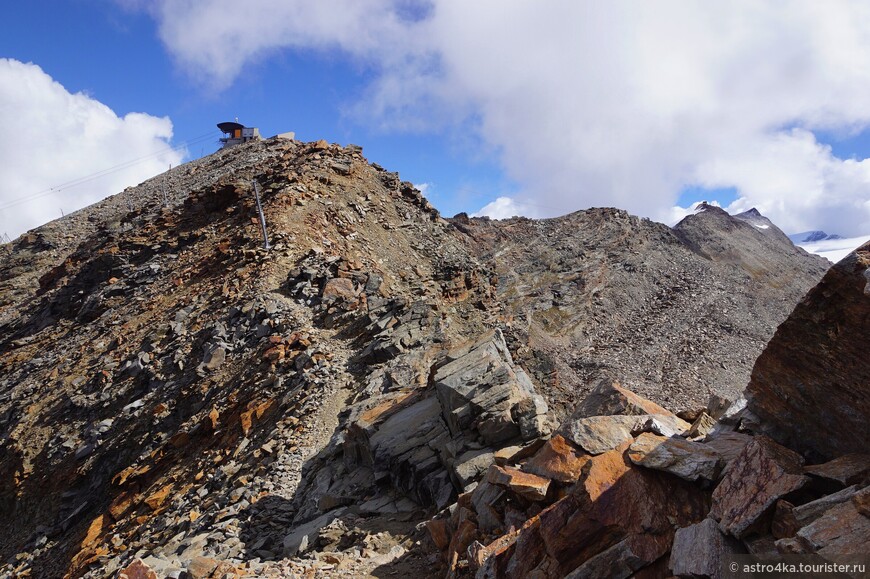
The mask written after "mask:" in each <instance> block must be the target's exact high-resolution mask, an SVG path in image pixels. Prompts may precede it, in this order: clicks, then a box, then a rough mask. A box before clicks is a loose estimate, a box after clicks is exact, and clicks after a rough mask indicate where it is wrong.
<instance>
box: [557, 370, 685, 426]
mask: <svg viewBox="0 0 870 579" xmlns="http://www.w3.org/2000/svg"><path fill="white" fill-rule="evenodd" d="M644 414H661V415H665V416H667V415H674V414H673V413H672V412H670V411H669V410H666V409H664V408H662V407H661V406H659V405H658V404H656V403H655V402H651V401H650V400H647V399H646V398H643V397H642V396H638V395H637V394H635V393H634V392H632V391H631V390H628V389H626V388H623V387H622V386H620V385H619V383H618V382H615V381H613V380H611V379H609V378H604V379H602V380H601V381H600V382H599V383H598V385H597V386H596V387H595V388H594V389H593V390H592V391H591V392H590V393H589V394H588V395H587V396H586V398H585V399H584V400H583V402H581V403H580V405H578V406H577V408H576V409H575V411H574V412H573V414H572V415H571V416H572V418H586V417H589V416H614V415H626V416H641V415H644ZM674 416H675V415H674Z"/></svg>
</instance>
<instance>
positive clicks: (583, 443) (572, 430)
mask: <svg viewBox="0 0 870 579" xmlns="http://www.w3.org/2000/svg"><path fill="white" fill-rule="evenodd" d="M636 424H637V416H589V417H585V418H576V419H574V418H569V419H568V420H567V421H566V422H565V423H563V424H562V426H561V427H560V428H559V434H561V435H562V436H564V437H565V438H566V439H568V440H570V441H571V442H573V443H574V444H576V445H577V446H579V447H580V448H582V449H583V450H585V451H586V452H588V453H589V454H602V453H604V452H607V451H608V450H613V449H614V448H616V447H617V446H619V445H620V444H623V443H624V442H627V441H630V440H632V439H633V438H634V437H633V436H632V435H631V432H632V430H633V429H634V427H635V425H636Z"/></svg>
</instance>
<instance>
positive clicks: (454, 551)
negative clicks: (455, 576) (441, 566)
mask: <svg viewBox="0 0 870 579" xmlns="http://www.w3.org/2000/svg"><path fill="white" fill-rule="evenodd" d="M475 533H477V527H476V526H475V525H474V523H473V522H471V521H470V520H468V519H466V520H464V521H462V522H461V523H460V524H459V527H458V528H457V529H456V532H455V533H453V538H452V539H451V540H450V545H449V546H448V547H447V564H448V566H449V567H450V570H451V571H452V570H453V569H455V568H456V564H457V562H458V561H459V556H460V554H462V553H465V550H466V549H467V548H468V546H469V545H470V544H471V542H472V541H473V540H474V535H475Z"/></svg>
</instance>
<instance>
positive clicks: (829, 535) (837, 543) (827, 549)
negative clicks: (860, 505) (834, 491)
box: [777, 501, 870, 557]
mask: <svg viewBox="0 0 870 579" xmlns="http://www.w3.org/2000/svg"><path fill="white" fill-rule="evenodd" d="M868 544H870V517H867V516H866V515H864V514H862V513H860V512H859V511H858V509H857V508H856V506H855V503H854V502H853V501H846V502H844V503H840V504H838V505H834V506H833V507H831V508H830V509H828V511H827V512H825V514H824V515H823V516H821V517H819V518H818V519H816V520H815V521H813V522H812V523H810V524H809V525H807V526H805V527H803V528H802V529H801V530H800V531H798V532H797V535H796V536H795V537H794V539H781V540H780V541H777V548H779V549H780V550H781V551H783V552H790V553H818V554H819V555H821V556H823V557H837V556H843V555H857V554H862V552H861V550H862V549H866V546H867V545H868ZM865 552H866V551H865Z"/></svg>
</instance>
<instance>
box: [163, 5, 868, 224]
mask: <svg viewBox="0 0 870 579" xmlns="http://www.w3.org/2000/svg"><path fill="white" fill-rule="evenodd" d="M157 6H158V7H157V8H155V9H154V13H155V14H156V17H157V19H158V20H159V23H160V31H161V37H162V38H163V40H164V42H165V43H166V45H167V47H168V48H169V50H170V52H171V53H172V54H174V55H175V57H176V58H177V59H178V61H179V63H180V64H181V65H182V66H183V67H184V68H185V69H187V70H188V71H191V73H192V74H194V76H196V77H198V78H200V79H201V80H204V81H205V82H208V83H210V84H212V85H217V86H226V85H227V84H228V83H230V82H232V80H233V79H234V78H236V77H237V76H238V74H239V73H240V71H241V70H242V67H243V66H244V65H245V64H246V63H249V62H256V61H258V60H259V59H263V58H266V57H268V55H269V54H271V53H272V52H274V51H277V50H280V49H285V48H290V49H312V48H313V49H317V50H329V49H338V50H340V51H342V53H344V54H346V55H349V56H350V57H351V58H354V59H356V61H357V62H360V63H362V64H364V65H367V66H369V67H370V70H371V72H372V75H373V77H372V83H371V85H370V87H369V90H368V91H367V92H366V94H365V95H363V97H362V98H363V100H362V102H360V103H358V106H356V107H355V108H354V110H356V111H358V112H359V111H365V113H367V115H368V117H369V119H368V120H369V122H372V123H374V124H378V125H381V126H387V127H390V126H391V127H395V128H401V129H407V128H413V129H421V128H433V127H437V126H439V124H443V123H453V126H454V127H455V128H456V129H457V130H460V131H473V132H475V133H476V134H477V136H478V137H479V138H480V139H481V141H482V142H483V143H484V144H486V145H487V146H490V147H492V148H493V149H494V150H495V151H497V154H498V155H499V156H500V160H501V163H502V164H503V166H504V168H505V170H506V172H507V174H508V175H509V176H510V177H511V178H512V179H514V180H515V181H516V182H517V183H518V184H519V186H520V188H521V194H520V195H518V198H522V199H525V200H527V201H528V202H529V205H528V206H531V203H535V204H537V205H538V206H541V207H548V208H552V209H548V214H555V213H559V212H567V211H571V210H575V209H580V208H584V207H589V206H601V205H615V206H619V207H623V208H626V209H629V210H630V211H632V212H635V213H639V214H642V215H647V216H651V217H656V218H660V219H665V218H667V217H668V216H669V213H670V211H671V209H670V208H671V207H673V206H674V205H675V202H676V200H677V197H678V192H679V191H680V189H681V188H682V187H683V186H686V185H695V186H710V187H735V188H736V189H737V190H738V196H739V197H740V199H739V200H738V202H737V203H736V204H735V206H734V208H735V209H736V208H742V207H749V206H757V207H759V209H760V210H762V211H763V212H765V213H766V214H767V215H768V216H769V217H770V218H771V219H773V220H774V221H775V222H777V223H779V224H780V225H781V226H782V227H783V229H786V230H793V229H801V228H822V229H830V230H834V231H840V232H842V233H843V234H844V235H853V234H859V233H864V232H866V231H867V230H868V226H870V204H868V199H870V194H868V187H867V186H868V179H867V173H868V167H867V165H866V164H865V162H863V161H862V160H855V161H848V160H842V159H838V158H836V157H833V156H832V155H831V153H830V150H828V149H827V148H826V147H825V146H823V145H820V144H819V143H817V142H815V138H814V137H813V134H812V133H811V132H810V131H817V130H820V129H823V130H826V131H831V132H840V133H854V132H855V131H861V130H864V129H865V128H867V127H868V125H870V107H867V104H866V103H867V101H866V95H867V94H870V4H868V3H866V2H863V1H861V0H840V1H832V2H817V1H815V0H793V1H788V2H764V1H762V0H734V1H733V2H720V3H712V2H696V1H694V0H670V1H669V0H663V1H661V2H636V1H634V0H612V1H610V2H595V1H591V0H587V1H578V0H550V1H548V2H545V3H543V4H542V3H536V2H524V1H520V0H479V1H477V2H460V1H458V0H431V1H430V2H426V1H423V0H420V1H417V2H415V1H414V0H334V1H332V2H303V1H301V0H296V1H290V0H281V1H278V0H273V1H268V0H258V1H252V2H245V3H241V2H235V1H233V0H211V1H203V2H190V1H188V0H160V1H159V2H158V3H157ZM409 6H410V8H409ZM409 13H411V14H414V15H415V17H413V18H409V17H407V15H408V14H409Z"/></svg>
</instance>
